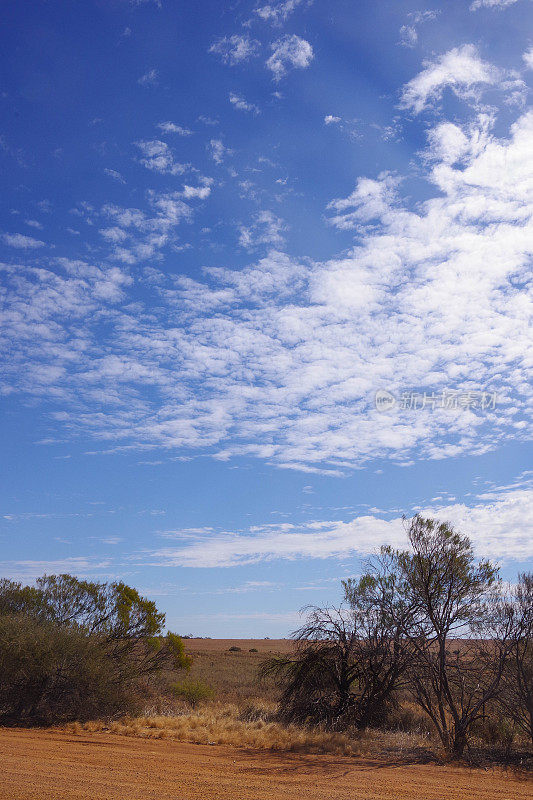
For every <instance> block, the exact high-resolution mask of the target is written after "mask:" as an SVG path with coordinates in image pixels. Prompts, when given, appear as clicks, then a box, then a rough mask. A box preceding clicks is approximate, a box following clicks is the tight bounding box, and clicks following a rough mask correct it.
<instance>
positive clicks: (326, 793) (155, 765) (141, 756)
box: [0, 729, 533, 800]
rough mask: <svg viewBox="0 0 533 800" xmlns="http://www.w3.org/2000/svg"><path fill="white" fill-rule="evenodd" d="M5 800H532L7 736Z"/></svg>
mask: <svg viewBox="0 0 533 800" xmlns="http://www.w3.org/2000/svg"><path fill="white" fill-rule="evenodd" d="M0 752H1V753H2V775H1V777H0V800H95V798H97V799H98V800H176V798H180V800H232V799H234V800H267V799H268V800H301V798H302V796H305V797H306V800H326V798H327V799H328V800H329V799H330V798H331V799H332V800H355V798H361V800H411V799H412V800H482V799H483V800H526V798H527V800H530V799H531V796H532V789H533V785H532V784H531V783H528V782H527V781H526V779H525V778H521V777H520V776H519V775H516V774H514V773H512V772H509V773H504V772H502V771H500V770H490V771H482V770H469V769H466V768H464V767H455V766H453V765H447V766H435V765H433V764H414V765H410V766H404V765H399V764H394V763H390V762H386V761H380V760H379V759H362V758H359V759H354V758H346V757H342V756H329V755H295V754H280V753H269V752H258V751H252V750H245V749H242V748H231V747H225V746H209V745H194V744H184V743H182V742H169V741H159V740H142V739H135V738H131V739H129V738H125V737H121V736H115V735H112V734H107V733H85V732H84V733H83V735H80V736H73V735H72V734H70V733H65V732H59V731H54V730H21V729H0Z"/></svg>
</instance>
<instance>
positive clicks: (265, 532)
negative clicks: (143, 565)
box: [153, 489, 533, 568]
mask: <svg viewBox="0 0 533 800" xmlns="http://www.w3.org/2000/svg"><path fill="white" fill-rule="evenodd" d="M420 513H421V514H422V516H431V517H436V518H438V519H441V520H445V521H447V522H450V523H452V525H454V526H455V527H456V529H457V530H459V531H460V532H461V533H463V534H465V535H467V536H469V537H470V539H471V540H472V542H473V544H474V547H475V550H476V552H477V555H478V556H479V557H489V558H491V559H494V560H498V561H508V560H510V559H513V560H518V561H526V560H528V559H530V558H532V557H533V539H532V538H531V529H530V519H531V514H532V513H533V490H532V489H516V490H510V491H502V492H498V493H495V494H494V495H493V496H492V497H491V499H490V501H486V500H484V499H483V498H482V497H480V498H478V502H477V503H475V504H473V505H470V506H467V505H465V504H463V503H456V504H449V505H440V506H432V507H426V508H422V509H420ZM382 545H391V546H393V547H397V548H406V547H407V537H406V533H405V526H404V523H403V520H402V518H401V517H399V516H395V517H393V518H392V519H389V520H385V519H382V518H379V517H376V516H371V515H365V516H359V517H356V518H355V519H353V520H352V521H351V522H339V521H322V520H321V521H315V522H308V523H304V524H301V525H294V524H291V523H281V524H271V525H265V526H262V527H260V526H259V527H255V528H252V529H250V530H249V531H246V532H244V533H233V532H231V533H230V532H224V533H215V534H212V535H210V536H209V539H207V540H206V539H205V538H197V539H196V541H194V540H193V541H187V542H186V543H185V544H184V545H183V546H181V547H178V548H176V547H166V548H161V549H160V550H157V551H155V552H154V553H153V557H154V559H155V560H156V563H160V564H161V565H163V564H164V565H167V566H179V567H189V568H191V567H192V568H195V567H196V568H214V567H236V566H242V565H244V564H255V563H258V562H260V561H265V560H272V559H278V558H283V559H285V560H286V559H301V558H341V557H342V558H345V557H347V556H348V557H349V556H354V555H360V556H367V555H369V554H371V553H375V552H377V551H378V550H379V548H380V547H381V546H382ZM158 559H162V561H160V562H158V561H157V560H158Z"/></svg>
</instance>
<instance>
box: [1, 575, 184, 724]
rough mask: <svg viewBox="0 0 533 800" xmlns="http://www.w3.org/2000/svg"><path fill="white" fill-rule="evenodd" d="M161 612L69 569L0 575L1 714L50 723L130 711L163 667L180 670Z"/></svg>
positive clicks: (178, 652) (120, 587) (179, 646)
mask: <svg viewBox="0 0 533 800" xmlns="http://www.w3.org/2000/svg"><path fill="white" fill-rule="evenodd" d="M164 620H165V618H164V615H163V614H162V613H160V612H159V611H158V610H157V608H156V606H155V604H154V603H153V602H152V601H149V600H146V599H145V598H143V597H140V596H139V594H138V593H137V592H136V590H135V589H132V588H131V587H129V586H126V584H124V583H120V582H117V583H110V584H106V583H101V584H98V583H91V582H87V581H79V580H78V579H77V578H75V577H73V576H71V575H57V576H48V577H46V576H45V577H44V578H40V579H39V580H38V581H37V583H36V586H34V587H28V586H22V585H21V584H18V583H14V582H12V581H7V580H3V581H0V720H1V721H2V722H17V723H51V722H57V721H66V720H72V719H89V718H90V717H94V716H97V715H98V716H103V715H106V716H110V715H114V714H118V713H120V712H124V711H131V712H137V711H138V710H139V707H140V704H141V702H142V699H143V697H145V696H147V695H148V694H149V692H150V683H151V681H153V680H154V678H156V677H157V676H159V675H161V674H162V673H163V671H168V670H171V671H173V670H177V669H184V668H187V667H188V665H189V659H188V658H187V656H186V655H185V653H184V649H183V642H182V641H181V639H180V638H179V637H177V636H175V635H174V634H172V633H167V634H166V636H163V635H162V629H163V625H164Z"/></svg>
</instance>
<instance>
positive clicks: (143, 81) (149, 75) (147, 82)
mask: <svg viewBox="0 0 533 800" xmlns="http://www.w3.org/2000/svg"><path fill="white" fill-rule="evenodd" d="M137 83H138V84H139V86H157V84H158V83H159V72H158V71H157V70H156V69H150V70H148V72H145V73H144V75H141V77H140V78H139V79H138V81H137Z"/></svg>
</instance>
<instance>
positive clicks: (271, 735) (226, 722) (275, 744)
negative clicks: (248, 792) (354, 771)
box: [66, 701, 358, 755]
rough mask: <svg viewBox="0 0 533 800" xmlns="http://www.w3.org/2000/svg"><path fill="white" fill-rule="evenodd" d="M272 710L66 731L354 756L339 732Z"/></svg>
mask: <svg viewBox="0 0 533 800" xmlns="http://www.w3.org/2000/svg"><path fill="white" fill-rule="evenodd" d="M275 710H276V706H275V705H273V704H270V705H269V704H268V703H266V702H265V701H259V702H257V703H255V704H249V705H248V706H247V707H245V708H239V707H238V706H236V705H234V704H229V703H225V704H222V703H207V704H205V705H203V706H201V707H199V708H198V709H195V710H190V711H185V712H183V713H179V714H176V715H173V716H147V717H135V718H128V717H125V718H124V719H122V720H119V721H116V722H111V723H105V722H100V721H95V722H86V723H84V724H81V723H79V722H74V723H71V724H69V725H67V726H66V729H67V730H68V731H69V732H71V733H81V732H82V731H87V732H98V731H106V732H108V733H116V734H119V735H122V736H138V737H142V738H147V739H174V740H177V741H181V742H191V743H194V744H210V745H215V744H218V745H222V744H223V745H233V746H235V747H251V748H254V749H260V750H284V751H289V752H305V753H334V754H336V755H356V754H357V752H358V749H357V746H356V743H355V742H354V741H353V740H350V739H349V738H348V737H347V736H345V735H344V734H341V733H330V732H327V731H323V730H320V729H317V728H314V729H305V728H299V727H297V726H295V725H287V726H285V725H281V724H280V723H278V722H275V721H274V720H273V719H272V717H273V716H274V713H275Z"/></svg>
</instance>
